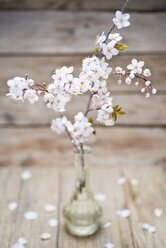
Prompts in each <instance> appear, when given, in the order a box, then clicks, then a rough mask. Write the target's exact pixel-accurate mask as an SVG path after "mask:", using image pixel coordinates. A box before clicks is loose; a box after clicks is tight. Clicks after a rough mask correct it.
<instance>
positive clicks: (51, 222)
mask: <svg viewBox="0 0 166 248" xmlns="http://www.w3.org/2000/svg"><path fill="white" fill-rule="evenodd" d="M48 223H49V225H50V226H52V227H55V226H58V224H59V221H58V220H57V219H50V220H49V222H48Z"/></svg>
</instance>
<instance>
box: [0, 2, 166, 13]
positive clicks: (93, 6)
mask: <svg viewBox="0 0 166 248" xmlns="http://www.w3.org/2000/svg"><path fill="white" fill-rule="evenodd" d="M123 4H124V1H123V0H116V1H113V0H102V1H100V0H95V1H94V0H91V1H88V0H70V1H68V0H54V1H50V0H42V1H40V0H36V1H33V0H24V1H19V0H8V1H5V0H1V1H0V8H1V9H59V10H62V9H63V10H78V9H79V10H80V9H82V10H99V11H101V10H106V11H108V10H116V9H121V7H122V5H123ZM127 9H128V10H134V11H135V10H141V11H153V10H155V11H157V10H165V9H166V3H165V1H164V0H158V1H155V0H146V1H143V0H140V1H139V2H138V1H131V2H130V4H129V5H128V7H127Z"/></svg>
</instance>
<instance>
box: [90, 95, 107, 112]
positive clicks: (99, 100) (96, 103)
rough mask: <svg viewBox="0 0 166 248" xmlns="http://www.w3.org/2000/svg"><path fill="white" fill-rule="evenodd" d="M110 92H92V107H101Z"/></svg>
mask: <svg viewBox="0 0 166 248" xmlns="http://www.w3.org/2000/svg"><path fill="white" fill-rule="evenodd" d="M109 95H110V93H109V92H107V93H106V94H100V95H98V94H94V95H93V97H92V107H93V108H95V109H98V108H101V106H102V105H104V104H105V103H106V102H107V98H108V97H109Z"/></svg>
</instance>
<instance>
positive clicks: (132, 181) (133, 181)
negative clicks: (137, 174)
mask: <svg viewBox="0 0 166 248" xmlns="http://www.w3.org/2000/svg"><path fill="white" fill-rule="evenodd" d="M130 183H131V184H132V185H138V180H137V179H135V178H133V179H131V180H130Z"/></svg>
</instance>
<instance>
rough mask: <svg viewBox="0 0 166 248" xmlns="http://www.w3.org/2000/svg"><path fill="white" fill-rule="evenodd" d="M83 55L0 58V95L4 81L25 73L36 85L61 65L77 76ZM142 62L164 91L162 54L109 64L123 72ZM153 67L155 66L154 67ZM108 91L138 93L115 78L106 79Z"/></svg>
mask: <svg viewBox="0 0 166 248" xmlns="http://www.w3.org/2000/svg"><path fill="white" fill-rule="evenodd" d="M84 57H85V55H82V56H79V55H73V56H55V57H52V56H30V57H29V56H28V57H27V56H20V57H19V56H17V57H16V56H7V57H4V56H1V57H0V68H1V74H0V83H1V92H0V94H1V95H5V94H6V93H7V91H8V88H7V84H6V82H7V80H8V79H11V78H13V77H14V76H18V75H20V76H23V77H24V76H25V74H26V73H28V75H29V77H30V78H33V79H34V80H35V81H36V82H48V83H49V82H51V73H52V72H53V71H54V70H55V69H56V68H59V67H62V66H63V65H66V66H71V65H72V66H74V75H75V76H78V75H79V72H80V68H81V61H82V59H83V58H84ZM134 57H135V58H137V59H138V60H143V61H145V68H146V67H148V68H150V70H151V71H152V76H151V81H152V82H153V84H154V86H155V87H156V88H157V90H158V92H159V91H162V92H163V91H164V92H165V91H166V83H165V78H166V70H165V64H166V55H146V54H142V55H136V56H135V55H126V54H124V55H121V56H117V57H114V59H113V60H112V61H111V63H110V65H111V67H112V68H113V69H114V68H115V67H116V66H119V65H120V66H122V67H123V68H125V69H126V66H127V65H128V64H129V63H130V61H131V59H132V58H134ZM156 65H157V66H156ZM108 88H109V89H110V90H111V91H112V92H114V91H116V92H117V91H118V92H119V91H123V92H128V91H131V92H134V91H138V89H137V87H135V85H134V83H133V84H132V85H130V86H128V85H126V84H124V83H123V84H122V85H120V86H119V85H118V84H117V77H115V76H114V77H111V78H110V79H109V80H108Z"/></svg>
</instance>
